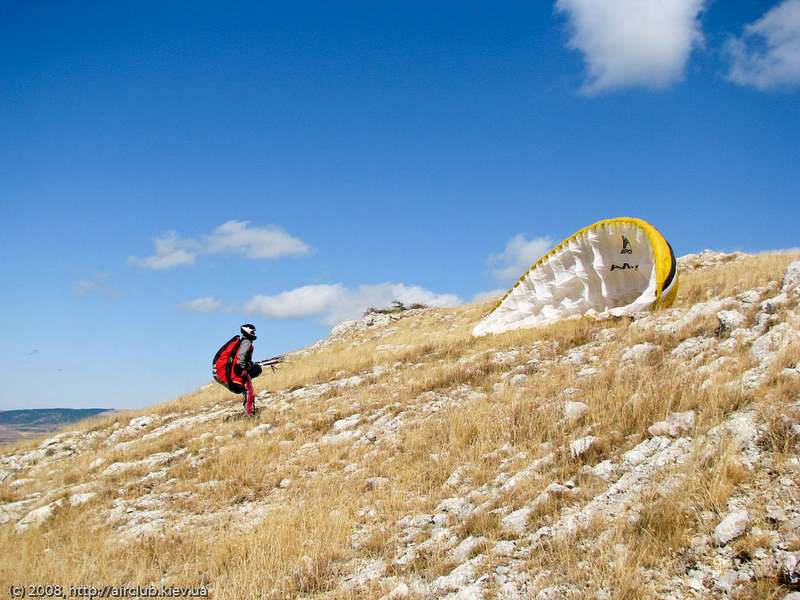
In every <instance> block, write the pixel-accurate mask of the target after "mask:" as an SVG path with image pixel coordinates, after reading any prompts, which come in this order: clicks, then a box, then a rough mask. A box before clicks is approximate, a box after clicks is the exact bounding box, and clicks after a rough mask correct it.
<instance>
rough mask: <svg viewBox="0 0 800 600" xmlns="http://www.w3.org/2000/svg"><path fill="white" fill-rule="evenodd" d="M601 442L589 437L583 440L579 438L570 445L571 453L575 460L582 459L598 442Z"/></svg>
mask: <svg viewBox="0 0 800 600" xmlns="http://www.w3.org/2000/svg"><path fill="white" fill-rule="evenodd" d="M599 441H600V438H598V437H596V436H593V435H587V436H585V437H582V438H578V439H577V440H573V441H572V442H570V444H569V452H570V454H572V457H573V458H580V457H581V456H583V455H584V454H586V453H587V452H588V451H589V450H590V449H591V448H592V447H593V446H594V445H596V444H597V442H599Z"/></svg>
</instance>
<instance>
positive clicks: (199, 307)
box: [178, 296, 222, 313]
mask: <svg viewBox="0 0 800 600" xmlns="http://www.w3.org/2000/svg"><path fill="white" fill-rule="evenodd" d="M220 307H222V302H220V301H219V300H217V299H216V298H214V297H212V296H203V297H202V298H195V299H194V300H187V301H186V302H182V303H180V304H179V305H178V308H180V309H181V310H188V311H190V312H199V313H211V312H215V311H218V310H219V309H220Z"/></svg>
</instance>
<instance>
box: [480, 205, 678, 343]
mask: <svg viewBox="0 0 800 600" xmlns="http://www.w3.org/2000/svg"><path fill="white" fill-rule="evenodd" d="M677 282H678V274H677V265H676V262H675V255H674V253H673V252H672V248H671V247H670V245H669V243H668V242H667V240H666V239H664V236H662V235H661V233H659V231H658V230H657V229H656V228H655V227H653V226H652V225H650V224H649V223H647V222H646V221H643V220H642V219H633V218H628V217H621V218H617V219H606V220H604V221H599V222H597V223H594V224H593V225H589V226H588V227H584V228H583V229H581V230H580V231H578V232H577V233H575V234H573V235H572V236H570V237H568V238H567V239H565V240H564V241H563V242H561V243H560V244H558V245H557V246H556V247H555V248H553V249H552V250H550V251H549V252H548V253H547V254H545V255H544V256H542V257H541V258H540V259H539V260H537V261H536V262H535V263H534V264H533V266H532V267H531V268H530V269H529V270H528V271H527V272H526V273H524V274H523V275H522V277H520V278H519V280H518V281H517V283H515V284H514V287H512V288H511V289H510V290H509V291H508V292H507V293H506V294H505V296H503V298H502V299H501V300H500V302H499V303H498V304H497V306H496V307H495V308H494V310H493V311H492V312H491V313H489V314H488V315H487V316H486V317H485V318H484V319H483V320H482V321H480V322H479V323H478V324H477V325H476V326H475V328H474V329H473V330H472V334H473V335H476V336H479V335H486V334H487V333H501V332H503V331H510V330H512V329H519V328H522V327H536V326H540V325H546V324H549V323H553V322H555V321H558V320H560V319H564V318H566V317H570V316H573V315H582V314H586V313H588V312H590V311H595V312H598V313H600V312H605V311H609V312H610V313H611V314H612V315H615V316H621V315H626V314H633V313H637V312H643V311H646V310H650V309H653V308H655V307H658V306H670V305H671V304H672V302H673V301H674V300H675V296H676V294H677V291H678V285H677Z"/></svg>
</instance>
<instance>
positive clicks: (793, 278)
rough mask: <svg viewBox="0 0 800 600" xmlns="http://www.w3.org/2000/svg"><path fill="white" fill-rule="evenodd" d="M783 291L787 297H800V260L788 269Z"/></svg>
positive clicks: (782, 285)
mask: <svg viewBox="0 0 800 600" xmlns="http://www.w3.org/2000/svg"><path fill="white" fill-rule="evenodd" d="M781 291H782V292H783V293H784V294H786V295H787V296H791V295H795V296H797V295H800V260H795V261H793V262H792V263H790V264H789V266H788V267H786V272H785V273H784V274H783V282H782V284H781Z"/></svg>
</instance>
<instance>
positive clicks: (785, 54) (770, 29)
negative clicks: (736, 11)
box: [727, 0, 800, 90]
mask: <svg viewBox="0 0 800 600" xmlns="http://www.w3.org/2000/svg"><path fill="white" fill-rule="evenodd" d="M727 50H728V54H729V56H730V58H731V60H732V64H731V68H730V71H729V72H728V78H729V79H730V80H731V81H733V82H734V83H738V84H740V85H749V86H753V87H755V88H757V89H760V90H766V89H771V88H776V87H781V86H791V85H798V84H800V0H784V1H783V2H781V3H780V4H778V5H777V6H775V7H773V8H772V9H770V10H769V11H767V12H766V13H765V14H764V16H762V17H761V18H760V19H758V20H756V21H754V22H752V23H750V24H749V25H747V26H746V27H745V29H744V33H743V34H742V36H741V37H738V38H733V39H732V40H731V41H730V42H729V43H728V46H727Z"/></svg>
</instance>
